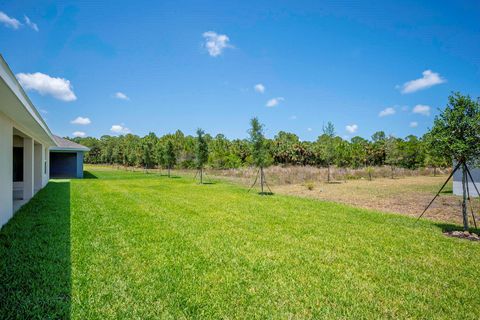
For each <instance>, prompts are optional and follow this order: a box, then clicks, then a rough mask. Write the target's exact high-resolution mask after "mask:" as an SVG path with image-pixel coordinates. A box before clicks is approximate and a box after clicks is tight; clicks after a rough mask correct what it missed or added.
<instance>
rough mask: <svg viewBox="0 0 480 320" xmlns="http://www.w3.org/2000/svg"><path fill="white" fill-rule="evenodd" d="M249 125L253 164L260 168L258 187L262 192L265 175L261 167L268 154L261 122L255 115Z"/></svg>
mask: <svg viewBox="0 0 480 320" xmlns="http://www.w3.org/2000/svg"><path fill="white" fill-rule="evenodd" d="M250 126H251V127H250V130H248V133H249V134H250V145H251V148H252V158H253V164H254V165H255V166H256V167H258V168H259V170H260V189H261V194H264V189H263V186H264V185H265V175H264V173H263V168H264V167H265V166H266V165H267V159H268V155H267V148H266V141H265V136H264V135H263V124H261V123H260V121H258V118H256V117H255V118H253V119H252V120H250ZM255 181H256V180H255ZM254 184H255V183H254Z"/></svg>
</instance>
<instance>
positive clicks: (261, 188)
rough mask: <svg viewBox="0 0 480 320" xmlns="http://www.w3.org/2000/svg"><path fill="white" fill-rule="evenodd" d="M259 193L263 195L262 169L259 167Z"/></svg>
mask: <svg viewBox="0 0 480 320" xmlns="http://www.w3.org/2000/svg"><path fill="white" fill-rule="evenodd" d="M260 190H261V191H260V192H261V193H262V194H263V167H260Z"/></svg>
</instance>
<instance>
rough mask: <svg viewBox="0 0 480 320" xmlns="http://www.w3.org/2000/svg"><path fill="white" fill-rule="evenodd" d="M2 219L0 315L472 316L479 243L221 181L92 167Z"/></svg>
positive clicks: (479, 310) (398, 219)
mask: <svg viewBox="0 0 480 320" xmlns="http://www.w3.org/2000/svg"><path fill="white" fill-rule="evenodd" d="M89 170H90V173H89V174H88V177H89V178H90V179H84V180H71V181H70V182H69V181H52V182H50V184H49V185H48V186H47V187H46V188H45V189H43V190H42V191H41V192H39V193H38V194H37V196H36V197H35V198H34V199H33V201H31V202H30V203H29V204H27V205H26V206H25V207H24V208H23V209H22V210H21V211H20V212H18V213H17V214H16V216H15V217H14V218H13V219H12V220H11V221H10V222H9V223H8V224H7V225H6V226H5V227H4V228H3V229H2V230H1V231H0V311H1V314H0V318H2V319H3V318H8V317H11V318H68V317H71V318H73V319H151V318H167V319H168V318H171V319H178V318H197V319H212V318H215V319H218V318H227V319H253V318H271V319H281V318H283V319H284V318H289V319H290V318H295V319H303V318H355V319H357V318H395V319H397V318H423V319H430V318H446V319H451V318H462V319H478V318H479V316H480V306H479V296H478V293H479V289H480V285H479V281H480V277H479V276H480V268H479V267H478V266H479V265H480V243H475V242H469V241H465V240H460V239H455V238H448V237H445V236H443V235H442V228H443V227H445V226H442V225H436V224H434V223H433V222H430V221H420V222H419V223H417V224H415V223H414V222H415V220H414V219H412V218H409V217H404V216H400V215H393V214H384V213H380V212H374V211H368V210H364V209H356V208H353V207H349V206H345V205H341V204H335V203H330V202H321V201H318V200H311V199H304V198H296V197H292V196H279V195H274V196H259V195H257V194H254V193H247V192H246V189H245V188H242V187H239V186H235V185H232V184H227V183H224V182H217V183H214V184H209V185H198V184H196V183H195V182H194V181H192V180H191V179H187V178H170V179H169V178H167V177H164V176H159V175H156V174H147V175H146V174H143V173H132V172H124V171H117V170H109V169H98V168H89Z"/></svg>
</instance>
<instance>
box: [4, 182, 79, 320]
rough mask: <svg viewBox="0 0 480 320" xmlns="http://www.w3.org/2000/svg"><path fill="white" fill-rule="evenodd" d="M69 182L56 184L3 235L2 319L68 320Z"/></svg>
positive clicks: (25, 208) (24, 209)
mask: <svg viewBox="0 0 480 320" xmlns="http://www.w3.org/2000/svg"><path fill="white" fill-rule="evenodd" d="M70 246H71V244H70V182H69V181H68V180H61V181H60V180H59V181H51V182H49V184H48V185H47V186H46V187H45V188H44V189H42V190H40V191H39V192H38V193H37V194H36V195H35V197H34V198H33V199H32V200H31V201H30V202H28V203H27V204H26V205H24V206H23V207H22V208H21V209H20V210H19V211H18V212H17V213H16V214H15V215H14V217H13V218H12V219H11V220H10V221H9V222H8V223H7V224H6V225H5V226H3V227H2V229H1V230H0V279H1V280H0V302H1V303H0V319H69V318H70V311H71V288H72V280H71V257H70Z"/></svg>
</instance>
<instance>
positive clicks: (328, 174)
mask: <svg viewBox="0 0 480 320" xmlns="http://www.w3.org/2000/svg"><path fill="white" fill-rule="evenodd" d="M327 182H328V183H330V164H329V165H328V166H327Z"/></svg>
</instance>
